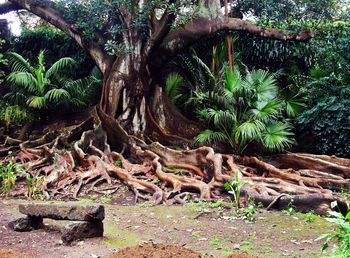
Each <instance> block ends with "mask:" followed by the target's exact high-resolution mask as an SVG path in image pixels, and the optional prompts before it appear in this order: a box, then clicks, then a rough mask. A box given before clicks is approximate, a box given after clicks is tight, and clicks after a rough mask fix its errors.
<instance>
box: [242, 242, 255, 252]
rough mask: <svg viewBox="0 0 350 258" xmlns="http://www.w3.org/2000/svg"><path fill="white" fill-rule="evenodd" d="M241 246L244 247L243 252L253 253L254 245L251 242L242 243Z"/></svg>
mask: <svg viewBox="0 0 350 258" xmlns="http://www.w3.org/2000/svg"><path fill="white" fill-rule="evenodd" d="M240 245H241V246H242V249H241V250H242V251H245V252H247V251H251V250H253V244H252V243H251V242H250V241H241V242H240Z"/></svg>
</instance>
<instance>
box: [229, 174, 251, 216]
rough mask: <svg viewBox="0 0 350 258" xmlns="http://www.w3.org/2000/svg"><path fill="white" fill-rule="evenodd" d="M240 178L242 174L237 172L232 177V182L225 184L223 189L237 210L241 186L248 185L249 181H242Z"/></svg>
mask: <svg viewBox="0 0 350 258" xmlns="http://www.w3.org/2000/svg"><path fill="white" fill-rule="evenodd" d="M242 178H243V175H242V173H241V172H239V171H237V172H236V173H235V175H234V177H233V180H232V181H231V182H226V183H225V189H226V191H227V192H228V193H229V194H230V195H232V199H233V201H234V203H235V206H236V208H237V209H239V208H240V201H241V191H242V188H243V186H244V185H246V184H250V181H243V180H242Z"/></svg>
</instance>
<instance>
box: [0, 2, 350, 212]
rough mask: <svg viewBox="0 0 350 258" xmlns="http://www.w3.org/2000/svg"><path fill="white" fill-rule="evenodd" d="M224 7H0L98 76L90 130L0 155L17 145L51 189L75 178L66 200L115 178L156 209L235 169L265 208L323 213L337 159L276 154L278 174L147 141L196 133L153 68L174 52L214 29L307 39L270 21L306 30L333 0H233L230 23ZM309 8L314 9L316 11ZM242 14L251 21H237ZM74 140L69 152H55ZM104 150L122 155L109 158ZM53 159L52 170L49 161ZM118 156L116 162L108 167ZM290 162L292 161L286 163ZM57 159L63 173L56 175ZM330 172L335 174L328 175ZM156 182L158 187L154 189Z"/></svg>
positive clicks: (210, 190) (210, 193) (343, 170)
mask: <svg viewBox="0 0 350 258" xmlns="http://www.w3.org/2000/svg"><path fill="white" fill-rule="evenodd" d="M225 2H226V1H220V0H198V1H196V0H164V1H161V0H106V1H102V0H56V1H54V0H52V1H49V0H40V1H38V0H9V1H8V2H7V3H5V4H3V5H2V6H0V13H7V12H9V11H13V10H19V9H26V10H28V11H29V12H32V13H34V14H36V15H37V16H39V17H41V18H42V19H44V20H46V21H48V22H49V23H51V24H52V25H53V26H55V27H57V28H59V29H61V30H62V31H64V32H65V33H67V34H68V35H70V36H71V37H72V38H73V39H74V40H75V41H76V42H77V43H78V44H79V45H80V46H81V47H82V48H83V49H85V50H86V51H87V52H88V53H89V54H90V56H91V57H92V59H93V60H94V61H95V62H96V64H97V66H98V67H99V69H100V70H101V71H102V73H103V90H102V94H101V100H100V105H99V109H98V114H97V113H96V114H95V116H94V126H92V125H91V119H90V120H89V119H88V120H86V121H85V122H83V123H82V124H80V125H79V126H77V127H76V128H75V129H74V130H71V131H70V133H68V134H66V135H62V134H57V135H55V136H56V137H52V134H55V133H51V135H50V136H48V135H45V136H44V137H42V138H40V139H38V140H37V141H34V142H33V141H26V142H22V143H20V142H17V141H16V140H14V139H11V140H9V138H8V139H7V141H6V142H5V144H4V145H3V147H4V148H5V149H3V152H5V151H7V150H9V149H13V148H16V146H18V145H19V146H20V150H21V151H20V153H19V154H18V156H17V158H18V159H19V160H21V161H22V162H23V163H26V162H28V161H30V162H32V164H31V166H30V169H31V170H33V171H34V170H36V171H37V170H38V169H39V168H41V169H43V170H44V171H45V173H46V175H49V176H48V180H47V184H48V187H49V186H50V185H54V184H56V188H57V187H58V186H57V185H60V186H61V187H62V188H64V187H66V186H67V184H68V182H69V183H72V182H74V181H77V180H78V181H79V184H78V187H77V189H76V191H75V194H74V195H77V194H78V192H79V191H80V188H81V186H82V185H83V183H87V182H88V181H91V180H93V179H95V180H96V181H95V183H96V182H99V181H101V180H104V179H106V180H107V181H108V182H110V181H111V179H110V175H116V176H117V177H118V178H119V179H120V180H122V181H123V182H125V183H126V184H128V185H129V186H130V187H131V188H132V189H133V190H134V191H135V193H136V194H137V195H136V196H142V195H139V192H140V191H141V192H148V193H151V194H153V197H154V199H155V200H156V202H158V203H162V202H170V201H175V202H182V201H183V197H184V196H186V195H187V194H188V192H193V191H195V192H199V193H200V197H201V198H206V199H210V198H214V197H216V196H217V195H219V194H220V192H222V190H223V184H224V183H225V182H226V181H229V180H231V178H232V175H233V174H234V173H236V172H237V171H241V172H242V173H243V174H244V175H245V176H246V177H247V178H249V180H250V181H251V182H253V184H251V185H247V186H245V189H244V191H245V193H246V195H247V196H250V197H251V198H253V199H255V200H256V201H262V202H264V203H265V204H269V203H271V202H272V201H274V200H277V199H280V202H281V203H282V204H283V203H289V202H290V201H291V199H293V200H294V202H295V204H296V205H297V206H298V205H299V208H300V209H307V208H308V207H307V206H308V203H309V202H310V201H311V200H312V201H313V202H314V204H313V207H311V209H321V210H322V205H323V204H329V203H330V202H331V201H333V200H336V199H337V200H339V202H341V199H340V198H339V197H338V196H336V194H334V193H333V192H332V191H333V190H340V189H343V188H346V187H348V180H347V179H346V178H349V176H350V168H348V167H347V164H345V161H344V160H338V159H335V160H328V158H327V157H313V156H308V155H303V156H300V155H298V156H293V155H288V156H281V157H279V160H278V161H280V160H283V162H285V163H286V164H287V163H288V161H291V162H289V163H288V165H291V166H292V167H293V168H294V169H295V170H294V169H289V170H285V169H283V168H277V167H275V166H272V165H270V164H267V163H264V162H262V161H260V160H258V159H256V158H248V157H244V158H242V157H238V156H232V155H231V156H230V155H221V154H217V153H215V152H214V151H213V149H212V148H209V147H201V148H199V149H196V150H189V151H174V150H171V149H169V148H166V147H164V146H163V145H161V144H159V143H152V144H146V142H150V141H159V142H161V143H163V144H171V145H175V144H176V143H179V142H181V143H184V142H186V139H185V138H186V137H188V136H193V132H194V131H196V126H197V125H196V124H194V123H191V122H190V121H188V120H187V119H186V118H185V117H183V116H182V115H181V114H180V113H179V112H178V111H177V110H176V108H175V107H174V106H172V104H171V103H170V102H169V101H168V100H167V98H166V95H165V94H164V93H163V92H162V87H161V83H162V78H161V72H160V71H161V69H162V67H163V66H164V65H165V64H166V63H167V62H168V61H169V60H171V59H172V58H173V57H174V56H175V55H177V54H178V53H180V52H181V51H182V50H184V49H185V48H187V47H188V46H190V45H191V44H193V43H195V42H197V41H199V40H201V39H203V38H205V37H207V36H210V35H212V34H214V33H217V32H220V31H245V32H248V33H251V34H253V35H256V36H260V37H265V38H272V39H276V40H281V41H290V40H294V41H308V40H309V39H310V38H311V37H312V36H313V32H312V31H311V30H299V29H300V28H298V26H294V28H293V29H295V30H294V31H291V30H281V29H275V28H272V27H271V25H282V26H283V27H286V26H285V25H286V24H288V22H289V21H292V18H293V17H294V20H293V21H295V20H296V19H299V21H304V22H305V23H308V24H310V22H312V21H313V20H314V18H315V16H317V19H320V18H322V19H323V18H328V17H329V16H331V15H332V14H331V13H328V12H326V11H325V10H332V9H331V8H330V7H331V6H332V5H334V1H331V0H330V1H317V2H319V5H315V4H314V2H315V1H301V2H300V3H299V1H297V2H295V1H269V0H265V1H231V4H232V8H231V14H232V15H233V17H228V16H224V15H223V6H224V4H225ZM317 8H318V9H319V10H322V12H319V13H318V15H316V14H317ZM247 13H249V14H250V15H251V16H252V17H253V20H255V22H250V21H248V20H245V19H243V15H245V14H247ZM315 13H316V14H315ZM271 18H274V19H271ZM276 21H279V23H276ZM283 21H284V24H283ZM258 22H259V23H260V24H264V25H266V26H267V27H263V26H261V25H258V24H257V23H258ZM86 130H88V131H86ZM79 138H80V140H79V141H76V140H77V139H79ZM107 138H108V139H107ZM73 141H74V142H75V144H74V148H73V149H74V151H68V152H66V153H63V152H59V151H58V150H59V149H62V146H63V147H65V146H66V145H68V142H73ZM110 145H111V146H112V148H113V149H115V150H117V151H119V152H122V153H123V154H124V155H121V154H119V153H118V152H111V151H110ZM53 156H56V159H55V160H56V164H55V165H50V161H51V160H52V157H53ZM73 156H75V157H76V159H73ZM124 157H127V158H128V159H125V158H124ZM57 160H58V161H57ZM75 160H78V161H79V162H78V163H77V162H76V161H75ZM116 160H118V161H119V162H120V166H115V164H114V162H115V161H116ZM130 160H133V161H134V162H136V163H139V164H134V163H131V162H130ZM294 160H298V161H300V162H298V163H297V164H293V162H292V161H294ZM278 161H276V160H275V164H277V163H278ZM33 162H34V165H33ZM57 163H58V165H59V166H60V167H61V168H60V169H59V172H58V173H57ZM118 164H119V163H118ZM167 167H168V169H166V168H167ZM169 167H171V168H173V167H176V169H175V170H174V169H173V170H172V169H169ZM310 167H311V169H310ZM306 168H307V169H309V170H307V171H306V170H305V169H306ZM179 169H180V170H184V171H185V172H184V175H178V174H177V173H176V171H177V170H179ZM297 169H302V170H297ZM320 170H321V171H322V172H320ZM73 171H74V173H73ZM165 171H167V172H168V173H166V172H165ZM169 171H170V172H169ZM334 171H337V175H333V172H334ZM62 178H63V179H64V180H63V179H62ZM145 178H148V179H145ZM154 178H158V179H159V180H160V181H161V182H162V183H163V184H162V186H157V185H156V184H155V183H154V182H153V181H154V180H155V179H154ZM150 180H151V181H150ZM152 180H153V181H152ZM58 182H60V183H58ZM291 196H292V197H291ZM326 206H327V205H326ZM328 206H329V205H328ZM328 206H327V207H328Z"/></svg>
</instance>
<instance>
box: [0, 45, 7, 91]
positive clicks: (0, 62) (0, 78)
mask: <svg viewBox="0 0 350 258" xmlns="http://www.w3.org/2000/svg"><path fill="white" fill-rule="evenodd" d="M4 43H5V41H4V40H0V85H1V84H2V83H3V82H4V79H5V72H4V71H3V67H4V66H6V65H7V59H6V58H5V56H4V54H3V53H1V50H2V49H1V48H2V45H3V44H4Z"/></svg>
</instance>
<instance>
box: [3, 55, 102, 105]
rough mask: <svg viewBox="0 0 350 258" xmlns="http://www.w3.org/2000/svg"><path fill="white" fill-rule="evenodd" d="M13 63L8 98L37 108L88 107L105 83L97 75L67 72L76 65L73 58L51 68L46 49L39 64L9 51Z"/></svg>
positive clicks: (39, 59) (10, 62) (6, 96)
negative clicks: (45, 55) (46, 60)
mask: <svg viewBox="0 0 350 258" xmlns="http://www.w3.org/2000/svg"><path fill="white" fill-rule="evenodd" d="M9 64H10V68H11V70H12V73H11V74H9V76H8V77H7V81H8V83H9V85H10V92H9V93H7V94H6V95H5V98H6V99H7V100H8V101H9V102H10V103H13V104H15V105H21V106H26V107H28V108H31V109H34V110H62V109H63V110H70V109H72V108H85V107H87V106H89V105H90V104H91V102H90V101H91V100H92V97H93V95H96V92H97V90H98V88H99V87H100V86H101V82H100V80H99V79H98V78H95V77H94V76H89V77H86V78H83V79H78V80H74V79H72V78H70V77H69V76H67V74H69V72H68V71H69V70H72V68H74V67H75V66H76V62H75V61H74V60H73V59H72V58H68V57H66V58H61V59H60V60H58V61H56V62H55V63H54V64H53V65H52V66H51V67H49V68H47V67H46V66H45V60H44V52H43V51H40V53H39V56H38V65H37V66H32V65H31V64H30V62H29V61H27V60H26V59H25V58H24V57H23V56H21V55H19V54H17V53H10V54H9Z"/></svg>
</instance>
